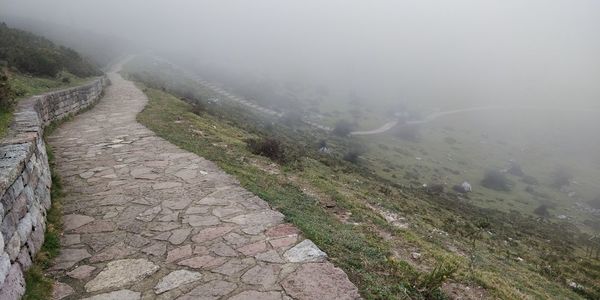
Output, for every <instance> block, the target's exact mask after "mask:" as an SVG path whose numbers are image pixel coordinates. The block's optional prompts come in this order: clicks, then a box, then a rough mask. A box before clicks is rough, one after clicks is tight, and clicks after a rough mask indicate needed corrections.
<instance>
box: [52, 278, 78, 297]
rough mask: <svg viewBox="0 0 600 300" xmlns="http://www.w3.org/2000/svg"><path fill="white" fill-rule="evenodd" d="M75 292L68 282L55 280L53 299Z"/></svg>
mask: <svg viewBox="0 0 600 300" xmlns="http://www.w3.org/2000/svg"><path fill="white" fill-rule="evenodd" d="M73 293H75V290H73V288H72V287H70V286H68V285H67V284H64V283H62V282H58V281H56V282H54V285H53V286H52V299H53V300H60V299H62V298H65V297H68V296H69V295H71V294H73Z"/></svg>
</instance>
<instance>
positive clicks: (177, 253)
mask: <svg viewBox="0 0 600 300" xmlns="http://www.w3.org/2000/svg"><path fill="white" fill-rule="evenodd" d="M190 256H192V246H190V245H185V246H182V247H179V248H177V249H173V250H171V251H169V253H167V262H168V263H170V262H174V261H178V260H180V259H182V258H186V257H190Z"/></svg>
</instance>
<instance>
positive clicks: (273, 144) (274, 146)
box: [246, 138, 285, 161]
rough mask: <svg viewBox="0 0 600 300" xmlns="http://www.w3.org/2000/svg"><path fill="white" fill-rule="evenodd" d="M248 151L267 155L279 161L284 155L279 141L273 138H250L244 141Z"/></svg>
mask: <svg viewBox="0 0 600 300" xmlns="http://www.w3.org/2000/svg"><path fill="white" fill-rule="evenodd" d="M246 144H247V145H248V149H250V152H252V153H254V154H257V155H261V156H265V157H268V158H270V159H272V160H275V161H281V160H283V159H284V157H285V153H284V150H283V146H282V145H281V142H280V141H279V140H277V139H274V138H264V139H250V140H247V141H246Z"/></svg>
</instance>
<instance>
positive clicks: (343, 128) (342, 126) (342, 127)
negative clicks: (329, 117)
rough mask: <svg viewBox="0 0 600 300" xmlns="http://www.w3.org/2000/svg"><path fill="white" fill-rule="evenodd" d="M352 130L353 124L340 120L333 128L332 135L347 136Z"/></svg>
mask: <svg viewBox="0 0 600 300" xmlns="http://www.w3.org/2000/svg"><path fill="white" fill-rule="evenodd" d="M353 129H354V124H353V123H351V122H348V121H346V120H340V121H338V122H337V123H335V126H334V127H333V134H335V135H339V136H348V135H349V134H350V133H351V132H352V130H353Z"/></svg>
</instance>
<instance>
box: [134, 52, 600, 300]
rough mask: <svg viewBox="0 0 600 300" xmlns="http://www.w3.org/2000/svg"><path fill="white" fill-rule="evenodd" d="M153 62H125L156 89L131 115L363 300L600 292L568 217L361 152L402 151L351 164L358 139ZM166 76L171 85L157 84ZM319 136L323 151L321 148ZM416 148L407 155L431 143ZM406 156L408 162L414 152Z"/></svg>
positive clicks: (598, 269)
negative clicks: (344, 277) (420, 180)
mask: <svg viewBox="0 0 600 300" xmlns="http://www.w3.org/2000/svg"><path fill="white" fill-rule="evenodd" d="M152 66H153V65H152V64H143V63H139V62H138V63H135V62H134V63H132V64H129V65H128V66H126V69H127V70H126V72H127V73H128V74H132V75H133V76H132V78H136V79H137V80H141V81H144V82H146V83H148V84H149V85H151V86H152V87H155V89H153V88H149V87H148V88H145V89H144V91H145V92H146V94H147V95H148V96H149V98H150V103H149V105H148V106H147V107H146V109H145V110H144V111H143V112H142V113H141V114H140V115H139V116H138V119H139V121H140V122H142V123H143V124H145V125H146V126H148V127H149V128H150V129H152V130H154V131H155V132H157V134H159V135H160V136H162V137H163V138H165V139H168V140H169V141H171V142H173V143H175V144H177V145H179V146H181V147H182V148H185V149H186V150H189V151H192V152H195V153H197V154H199V155H201V156H204V157H206V158H207V159H210V160H213V161H215V162H216V163H218V164H219V165H220V166H221V167H222V168H223V169H224V170H226V171H227V172H229V173H231V174H233V175H235V176H236V177H237V178H238V179H239V180H240V182H242V184H243V185H244V186H245V187H246V188H248V189H249V190H251V191H253V192H254V193H256V194H258V195H260V196H261V197H262V198H264V199H265V200H266V201H268V202H269V203H270V204H271V205H273V206H274V207H276V208H277V209H279V210H280V211H282V212H283V213H284V214H285V215H286V217H287V218H288V220H289V221H290V222H293V223H294V224H296V225H297V226H298V227H299V228H301V229H302V230H303V232H304V233H305V234H306V235H307V236H308V237H309V238H311V239H313V240H314V241H315V242H316V243H317V244H318V245H319V246H320V247H322V248H323V249H324V250H325V251H327V252H328V253H329V254H330V256H331V259H332V261H333V262H334V263H335V264H336V265H338V266H340V267H342V268H343V269H344V270H345V271H346V272H347V273H348V274H349V276H350V279H351V280H352V281H353V282H354V283H355V284H357V286H358V287H359V289H360V291H361V293H362V295H363V296H364V297H365V298H368V299H409V298H410V299H443V298H445V297H447V296H448V295H454V296H461V297H467V299H469V297H470V298H474V299H479V298H481V297H483V298H492V299H493V298H502V299H521V298H535V299H550V298H554V299H556V298H558V299H579V298H590V299H595V298H598V297H599V295H600V286H599V285H598V282H597V278H599V277H600V262H599V261H598V260H597V259H594V258H592V257H589V256H587V255H586V253H585V246H586V244H585V243H586V238H587V237H589V236H587V235H586V234H584V233H582V232H581V231H580V230H579V229H578V228H577V227H575V226H573V225H571V223H569V222H568V221H565V220H563V221H557V220H553V221H548V220H545V221H540V220H538V219H537V218H535V217H532V216H531V215H530V214H529V213H521V212H518V211H516V210H513V211H504V210H503V209H497V208H494V207H482V206H481V205H478V203H477V202H476V201H472V200H470V199H469V198H470V197H473V198H475V197H477V195H472V196H467V197H465V196H461V195H460V194H456V193H453V192H445V191H444V192H435V191H428V190H426V189H423V188H421V187H420V186H419V187H416V185H413V187H411V186H410V184H406V185H405V184H402V183H398V182H397V181H396V180H392V179H393V177H392V176H391V175H392V174H388V172H383V173H384V174H381V173H382V171H381V170H382V169H383V167H384V166H382V165H378V164H376V163H374V159H373V158H372V157H373V156H370V155H374V154H373V153H377V152H374V150H373V148H377V149H380V150H381V151H387V152H390V153H400V155H403V154H402V153H403V152H404V151H406V150H405V149H400V150H398V151H395V150H394V148H392V147H389V146H386V145H385V144H384V145H383V146H379V145H378V143H374V142H371V143H370V144H367V145H368V146H367V150H368V151H367V152H366V153H363V152H360V156H359V159H358V160H355V161H356V162H357V163H351V162H349V161H346V160H344V158H347V154H348V152H349V149H351V148H352V147H353V143H355V142H357V141H356V140H355V139H348V138H343V137H336V136H329V135H328V134H327V133H325V132H322V131H314V130H312V129H311V128H307V127H304V126H302V125H301V124H297V123H294V122H293V120H276V119H269V118H265V117H261V116H260V115H258V114H255V113H252V112H248V111H245V110H243V109H242V108H240V107H238V106H236V105H235V104H228V103H219V104H214V103H212V104H211V103H208V102H207V101H206V100H207V99H209V98H210V97H212V96H213V94H212V93H211V92H210V91H208V90H207V89H205V88H201V87H198V88H197V89H195V94H193V95H185V94H184V93H182V92H185V91H182V90H179V89H178V88H177V87H178V85H173V84H171V83H172V82H179V84H181V82H187V83H186V85H191V84H192V81H191V80H190V79H189V78H186V77H185V75H183V74H177V73H176V72H175V71H174V70H167V71H165V68H164V66H161V67H160V68H159V67H156V66H157V65H154V66H155V67H156V68H155V69H154V70H153V67H152ZM165 72H167V73H168V74H169V76H168V78H169V79H168V80H162V78H163V77H165V76H166V75H165ZM179 80H181V81H179ZM204 91H205V92H204ZM175 95H177V96H175ZM192 96H193V97H192ZM180 98H182V99H185V101H182V100H180ZM322 140H326V143H327V145H328V147H329V149H330V150H331V154H323V153H320V152H319V151H318V149H319V146H320V145H321V144H322ZM261 143H263V144H264V143H267V145H269V146H272V145H274V144H277V145H278V146H277V147H275V148H277V149H282V150H278V151H276V153H275V154H276V155H273V153H271V152H269V151H263V150H264V149H263V148H261V147H256V145H259V146H260V145H261ZM388 147H389V148H388ZM418 147H419V146H414V148H415V149H411V150H410V151H415V153H419V152H420V150H424V151H427V150H428V149H419V148H418ZM271 148H272V147H271ZM386 148H387V149H386ZM269 149H270V148H269ZM290 149H295V151H293V150H290ZM388 149H391V151H390V150H388ZM409 149H410V148H409ZM377 155H379V154H378V153H377ZM386 155H389V153H388V154H386ZM392 155H393V154H392ZM418 155H420V156H425V155H424V154H422V153H421V154H418ZM265 156H270V157H272V159H269V158H267V157H265ZM282 156H283V157H287V159H283V160H282V159H281V157H282ZM406 156H407V157H412V159H413V160H414V154H407V155H406ZM382 164H383V162H382ZM396 164H400V163H396ZM390 165H391V164H390V163H388V165H387V166H390ZM396 168H398V167H396ZM527 172H530V171H529V170H528V169H527ZM386 174H387V175H386Z"/></svg>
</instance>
